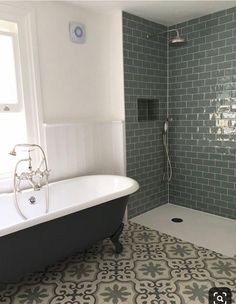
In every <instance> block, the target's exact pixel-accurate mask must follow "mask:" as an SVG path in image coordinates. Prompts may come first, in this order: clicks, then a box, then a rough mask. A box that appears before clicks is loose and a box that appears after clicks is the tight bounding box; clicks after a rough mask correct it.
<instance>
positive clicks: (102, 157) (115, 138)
mask: <svg viewBox="0 0 236 304" xmlns="http://www.w3.org/2000/svg"><path fill="white" fill-rule="evenodd" d="M44 129H45V139H46V152H47V158H48V167H49V169H51V174H50V180H51V181H53V180H60V179H64V178H69V177H74V176H81V175H88V174H118V175H125V173H126V172H125V171H126V170H125V167H126V166H125V145H124V139H125V136H124V134H125V130H124V122H123V121H111V122H79V123H68V124H67V123H61V124H45V125H44Z"/></svg>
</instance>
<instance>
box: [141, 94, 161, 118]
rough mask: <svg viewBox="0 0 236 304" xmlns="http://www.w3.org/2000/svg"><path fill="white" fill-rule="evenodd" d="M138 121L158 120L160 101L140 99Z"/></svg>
mask: <svg viewBox="0 0 236 304" xmlns="http://www.w3.org/2000/svg"><path fill="white" fill-rule="evenodd" d="M137 104H138V121H150V120H158V118H159V100H158V99H150V98H138V99H137Z"/></svg>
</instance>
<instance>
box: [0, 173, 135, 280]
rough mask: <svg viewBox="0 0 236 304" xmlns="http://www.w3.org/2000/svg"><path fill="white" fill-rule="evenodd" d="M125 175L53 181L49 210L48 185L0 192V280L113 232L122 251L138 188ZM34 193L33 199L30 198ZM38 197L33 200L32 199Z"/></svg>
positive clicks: (118, 250)
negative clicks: (16, 194)
mask: <svg viewBox="0 0 236 304" xmlns="http://www.w3.org/2000/svg"><path fill="white" fill-rule="evenodd" d="M138 188H139V186H138V183H137V182H136V181H134V180H133V179H130V178H128V177H124V176H115V175H91V176H82V177H77V178H73V179H69V180H64V181H59V182H55V183H51V184H49V212H48V213H47V214H45V201H44V191H46V188H42V189H41V190H40V191H36V192H33V191H31V190H25V191H23V192H22V193H20V194H19V195H20V197H19V206H20V208H21V210H22V211H23V212H24V214H25V215H26V216H27V219H26V220H25V219H23V218H22V217H21V216H20V214H19V213H18V212H17V210H16V208H15V205H14V195H13V194H12V193H9V194H1V195H0V282H11V281H14V280H15V279H17V278H19V277H21V276H22V275H24V274H27V273H30V272H33V271H36V270H41V269H43V268H44V267H45V266H46V265H48V264H50V263H54V262H56V261H57V260H59V259H62V258H63V257H66V256H68V255H70V254H73V253H74V252H76V251H78V250H81V249H85V248H86V247H88V246H90V245H91V244H93V243H94V242H97V241H100V240H103V239H105V238H108V237H110V238H111V241H112V242H113V244H114V247H115V250H116V252H118V253H119V252H121V250H122V245H121V243H120V242H119V236H120V234H121V232H122V228H123V223H122V220H123V217H124V213H125V209H126V206H127V201H128V196H129V195H130V194H132V193H133V192H135V191H136V190H138ZM32 196H33V197H34V200H32ZM32 201H33V202H34V203H33V204H32V203H31V202H32Z"/></svg>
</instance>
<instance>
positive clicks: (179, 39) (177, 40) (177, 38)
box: [169, 29, 185, 44]
mask: <svg viewBox="0 0 236 304" xmlns="http://www.w3.org/2000/svg"><path fill="white" fill-rule="evenodd" d="M170 31H175V32H176V36H173V37H171V38H170V40H169V43H170V44H179V43H184V42H185V39H184V38H183V37H180V35H179V31H178V30H177V29H173V30H170Z"/></svg>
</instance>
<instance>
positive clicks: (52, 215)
mask: <svg viewBox="0 0 236 304" xmlns="http://www.w3.org/2000/svg"><path fill="white" fill-rule="evenodd" d="M92 177H95V178H99V177H100V178H101V177H106V178H109V177H113V178H118V179H123V180H124V181H126V182H127V188H125V189H122V190H120V191H116V192H114V193H110V194H107V195H104V196H102V197H98V198H95V199H92V200H90V201H88V202H84V203H81V204H77V205H73V206H69V207H66V208H61V209H58V210H56V211H52V212H50V203H49V213H47V214H42V215H39V216H35V217H33V218H30V219H26V220H23V219H22V221H21V222H19V223H16V224H15V225H14V224H13V225H11V226H6V227H3V228H2V229H0V237H2V236H5V235H8V234H11V233H14V232H17V231H20V230H23V229H27V228H30V227H32V226H35V225H39V224H42V223H45V222H48V221H51V220H54V219H57V218H60V217H63V216H67V215H69V214H72V213H75V212H78V211H82V210H85V209H87V208H91V207H94V206H96V205H100V204H104V203H106V202H109V201H112V200H115V199H117V198H120V197H124V196H128V195H130V194H133V193H134V192H136V191H137V190H138V189H139V184H138V182H137V181H135V180H134V179H132V178H130V177H126V176H120V175H84V176H79V177H75V178H70V179H65V180H60V181H56V182H52V183H50V184H49V185H51V186H53V185H54V184H59V183H65V182H68V183H69V182H71V181H72V180H75V179H78V180H79V179H81V178H89V179H91V178H92ZM128 184H129V185H128ZM24 191H27V190H24ZM5 195H12V193H6V194H5Z"/></svg>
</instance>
